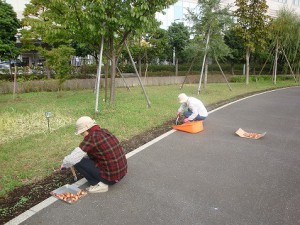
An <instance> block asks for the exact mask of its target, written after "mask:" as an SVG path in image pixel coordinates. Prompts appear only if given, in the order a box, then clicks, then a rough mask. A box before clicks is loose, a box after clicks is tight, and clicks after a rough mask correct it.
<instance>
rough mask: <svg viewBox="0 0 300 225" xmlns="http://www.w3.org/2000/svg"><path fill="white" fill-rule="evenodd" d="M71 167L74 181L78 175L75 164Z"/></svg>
mask: <svg viewBox="0 0 300 225" xmlns="http://www.w3.org/2000/svg"><path fill="white" fill-rule="evenodd" d="M70 169H71V172H72V174H73V177H74V181H77V176H76V172H75V169H74V166H71V167H70Z"/></svg>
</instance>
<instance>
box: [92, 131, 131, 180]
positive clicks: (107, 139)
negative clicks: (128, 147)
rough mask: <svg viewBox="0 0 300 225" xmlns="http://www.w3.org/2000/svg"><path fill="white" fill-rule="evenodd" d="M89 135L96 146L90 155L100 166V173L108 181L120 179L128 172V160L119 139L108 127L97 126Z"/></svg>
mask: <svg viewBox="0 0 300 225" xmlns="http://www.w3.org/2000/svg"><path fill="white" fill-rule="evenodd" d="M89 135H90V137H87V138H88V139H89V140H90V141H91V143H94V144H95V145H94V147H92V146H91V148H89V150H88V151H87V152H88V155H89V156H90V157H91V158H92V159H93V160H94V161H95V163H96V165H97V166H98V167H99V168H100V175H101V177H103V178H104V179H106V180H108V181H119V180H121V179H122V178H123V177H124V176H125V174H126V173H127V160H126V156H125V153H124V151H123V148H122V146H121V145H120V143H119V141H118V139H117V138H116V137H115V136H114V135H113V134H112V133H110V132H109V131H108V130H106V129H102V128H100V127H99V126H95V127H93V128H92V129H91V130H90V134H89Z"/></svg>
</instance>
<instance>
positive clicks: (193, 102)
mask: <svg viewBox="0 0 300 225" xmlns="http://www.w3.org/2000/svg"><path fill="white" fill-rule="evenodd" d="M178 100H179V102H180V103H181V106H180V107H179V109H178V111H177V116H178V117H179V116H180V114H181V113H182V112H183V111H184V110H185V109H186V108H187V111H185V112H183V115H184V117H185V119H184V121H183V122H184V123H186V122H188V121H200V120H205V119H206V117H207V115H208V113H207V109H206V108H205V106H204V104H203V103H202V101H200V100H199V99H197V98H194V97H189V96H187V95H186V94H184V93H181V94H180V95H178Z"/></svg>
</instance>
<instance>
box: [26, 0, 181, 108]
mask: <svg viewBox="0 0 300 225" xmlns="http://www.w3.org/2000/svg"><path fill="white" fill-rule="evenodd" d="M175 1H176V0H147V1H145V0H134V1H133V0H128V1H124V0H95V1H89V0H78V1H74V0H65V1H46V0H31V3H30V4H29V5H27V8H26V10H25V16H26V18H25V20H24V25H28V26H30V27H31V29H32V31H33V32H35V33H36V34H38V35H40V36H41V38H42V39H43V40H44V41H45V42H47V43H52V44H53V45H55V44H58V43H60V42H73V41H75V42H78V43H82V44H86V45H87V46H89V47H90V48H91V49H94V50H95V51H96V52H99V51H100V48H101V43H102V42H101V40H102V36H103V37H104V42H105V46H104V52H105V54H107V55H108V57H109V58H110V59H111V62H112V65H111V68H112V70H111V87H110V88H111V91H110V103H113V102H114V101H115V77H116V68H117V61H118V57H119V55H120V53H121V51H122V49H123V47H124V42H125V41H126V40H127V38H128V36H129V35H130V34H133V33H135V32H136V33H140V32H141V31H143V30H145V29H147V28H149V27H151V26H152V25H153V23H155V13H156V12H159V11H161V10H163V9H165V8H166V7H168V6H169V5H170V4H173V3H174V2H175Z"/></svg>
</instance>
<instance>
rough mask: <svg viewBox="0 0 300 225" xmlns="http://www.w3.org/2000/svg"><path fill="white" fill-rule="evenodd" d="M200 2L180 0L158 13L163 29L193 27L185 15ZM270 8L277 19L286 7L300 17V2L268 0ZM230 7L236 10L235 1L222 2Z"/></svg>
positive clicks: (295, 0) (271, 13)
mask: <svg viewBox="0 0 300 225" xmlns="http://www.w3.org/2000/svg"><path fill="white" fill-rule="evenodd" d="M197 3H198V0H178V1H177V3H175V4H174V5H172V6H170V7H169V8H168V9H165V10H164V14H163V13H157V14H156V18H157V20H159V21H160V22H161V23H162V25H161V28H163V29H167V28H168V27H169V26H170V25H171V24H172V22H183V23H184V24H185V25H187V26H189V25H191V24H190V22H189V21H186V19H185V15H186V14H187V13H188V11H187V9H188V8H189V9H191V10H193V9H195V8H196V6H197ZM267 4H268V6H269V9H268V14H269V15H270V16H272V17H276V12H277V11H278V10H280V9H282V8H284V7H286V8H288V9H291V10H293V11H295V12H296V13H298V14H299V15H300V0H267ZM227 5H229V6H230V8H231V9H232V10H235V6H234V5H235V0H221V6H227Z"/></svg>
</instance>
